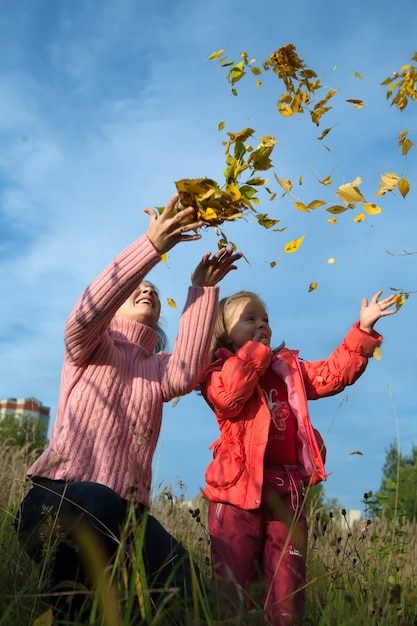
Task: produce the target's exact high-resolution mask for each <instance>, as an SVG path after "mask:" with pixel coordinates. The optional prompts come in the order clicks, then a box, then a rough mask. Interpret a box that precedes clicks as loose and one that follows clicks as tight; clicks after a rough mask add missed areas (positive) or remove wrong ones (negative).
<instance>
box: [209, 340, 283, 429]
mask: <svg viewBox="0 0 417 626" xmlns="http://www.w3.org/2000/svg"><path fill="white" fill-rule="evenodd" d="M270 362H271V350H270V348H269V347H268V346H265V345H264V344H262V343H259V342H257V341H248V342H247V343H246V344H244V346H242V347H241V348H240V349H239V350H238V351H237V352H236V354H234V355H233V356H230V357H229V358H228V359H226V361H225V362H224V364H223V366H222V368H221V369H220V370H218V368H216V366H215V363H214V364H213V366H212V368H210V369H209V370H208V372H207V375H206V376H205V377H204V379H203V381H202V383H201V390H202V393H203V396H204V397H205V399H206V400H207V402H208V403H209V404H210V406H211V407H212V408H213V409H214V411H215V412H216V415H217V417H218V418H219V419H230V418H233V417H236V416H238V415H239V414H240V413H241V411H242V409H243V407H244V405H245V403H246V402H247V400H248V399H249V398H250V397H251V396H252V395H253V392H254V390H255V387H256V385H257V384H258V382H259V377H260V376H262V374H263V373H264V372H265V371H266V369H267V368H268V365H269V364H270Z"/></svg>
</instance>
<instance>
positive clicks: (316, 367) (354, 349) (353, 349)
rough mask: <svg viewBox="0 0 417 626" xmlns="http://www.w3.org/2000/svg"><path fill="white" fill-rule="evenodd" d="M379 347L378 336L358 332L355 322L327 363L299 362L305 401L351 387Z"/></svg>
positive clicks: (379, 338) (359, 330)
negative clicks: (305, 394)
mask: <svg viewBox="0 0 417 626" xmlns="http://www.w3.org/2000/svg"><path fill="white" fill-rule="evenodd" d="M381 343H382V337H381V335H379V334H378V333H377V332H375V331H373V332H372V333H368V332H365V331H363V330H361V329H360V328H359V322H356V323H355V324H354V325H353V327H352V328H351V329H350V331H349V332H348V333H347V335H346V336H345V338H344V340H343V342H342V343H341V344H340V345H339V346H338V347H337V348H336V349H335V350H334V351H333V352H332V353H331V355H330V356H329V358H328V359H325V360H321V361H301V370H302V373H303V377H304V383H305V386H306V391H307V398H308V399H309V400H314V399H317V398H321V397H324V396H330V395H334V394H336V393H339V392H341V391H343V389H344V388H345V387H346V386H348V385H353V383H354V382H356V381H357V379H358V378H359V376H361V374H362V373H363V372H364V371H365V369H366V366H367V365H368V360H369V358H370V357H371V356H372V354H373V352H374V350H375V348H377V347H378V346H379V345H380V344H381Z"/></svg>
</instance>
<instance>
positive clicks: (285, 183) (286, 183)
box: [274, 174, 292, 193]
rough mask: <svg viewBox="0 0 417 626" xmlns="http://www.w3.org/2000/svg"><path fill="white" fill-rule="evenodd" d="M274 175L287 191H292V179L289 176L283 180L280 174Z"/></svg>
mask: <svg viewBox="0 0 417 626" xmlns="http://www.w3.org/2000/svg"><path fill="white" fill-rule="evenodd" d="M274 177H275V180H276V181H277V183H278V184H279V185H281V187H282V188H283V190H284V191H285V193H290V191H291V189H292V183H291V181H290V180H288V178H287V179H286V180H282V179H281V178H280V177H279V176H277V174H274Z"/></svg>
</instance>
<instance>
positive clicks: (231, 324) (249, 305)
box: [225, 298, 272, 352]
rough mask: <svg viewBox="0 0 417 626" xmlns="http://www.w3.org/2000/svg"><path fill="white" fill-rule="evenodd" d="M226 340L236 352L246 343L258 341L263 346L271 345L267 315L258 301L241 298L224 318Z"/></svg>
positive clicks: (270, 332)
mask: <svg viewBox="0 0 417 626" xmlns="http://www.w3.org/2000/svg"><path fill="white" fill-rule="evenodd" d="M225 324H226V329H227V335H228V340H229V342H230V343H231V345H232V348H233V350H234V351H235V352H236V350H238V349H239V348H241V347H242V346H243V345H244V344H245V343H246V342H247V341H259V342H260V343H263V344H264V345H265V346H269V345H270V343H271V335H272V331H271V328H270V326H269V321H268V314H267V312H266V310H265V307H264V306H263V304H262V302H259V300H254V299H252V298H242V299H241V300H238V301H237V302H236V303H235V306H233V308H232V307H231V311H230V313H229V315H227V314H226V316H225Z"/></svg>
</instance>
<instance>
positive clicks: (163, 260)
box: [161, 252, 167, 263]
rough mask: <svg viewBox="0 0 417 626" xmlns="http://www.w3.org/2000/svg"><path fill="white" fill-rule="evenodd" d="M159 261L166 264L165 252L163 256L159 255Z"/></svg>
mask: <svg viewBox="0 0 417 626" xmlns="http://www.w3.org/2000/svg"><path fill="white" fill-rule="evenodd" d="M161 261H162V263H166V262H167V255H166V252H164V253H163V254H161Z"/></svg>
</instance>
